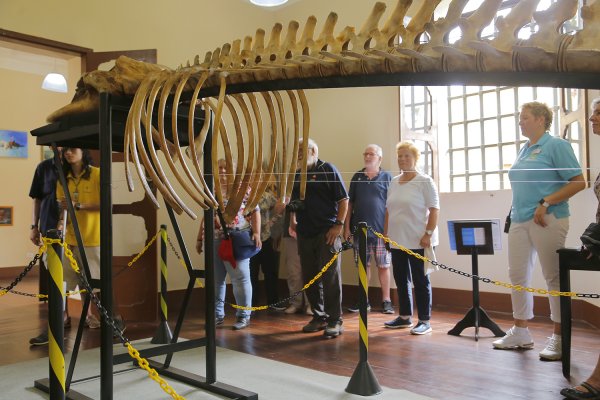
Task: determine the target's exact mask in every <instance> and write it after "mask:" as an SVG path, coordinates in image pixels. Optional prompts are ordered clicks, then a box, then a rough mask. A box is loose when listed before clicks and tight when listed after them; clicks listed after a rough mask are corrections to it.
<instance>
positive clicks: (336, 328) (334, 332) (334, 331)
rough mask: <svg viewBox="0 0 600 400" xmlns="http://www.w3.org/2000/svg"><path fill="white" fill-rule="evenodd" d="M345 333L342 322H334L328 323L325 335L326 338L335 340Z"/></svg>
mask: <svg viewBox="0 0 600 400" xmlns="http://www.w3.org/2000/svg"><path fill="white" fill-rule="evenodd" d="M343 332H344V327H343V326H342V321H332V322H328V323H327V327H326V328H325V332H323V335H324V336H325V337H326V338H335V337H338V336H340V335H341V334H342V333H343Z"/></svg>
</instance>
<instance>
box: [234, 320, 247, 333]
mask: <svg viewBox="0 0 600 400" xmlns="http://www.w3.org/2000/svg"><path fill="white" fill-rule="evenodd" d="M248 325H250V318H248V317H237V321H235V324H233V327H232V329H233V330H235V331H239V330H241V329H244V328H246V327H248Z"/></svg>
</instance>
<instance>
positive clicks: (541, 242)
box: [508, 214, 569, 323]
mask: <svg viewBox="0 0 600 400" xmlns="http://www.w3.org/2000/svg"><path fill="white" fill-rule="evenodd" d="M545 221H546V224H547V225H546V227H541V226H539V225H537V224H535V223H534V222H533V219H531V220H529V221H527V222H522V223H515V222H513V223H512V225H511V226H510V232H509V234H508V263H509V266H508V274H509V277H510V282H511V283H512V284H513V285H522V286H525V287H531V277H532V275H533V268H534V267H535V262H536V259H537V258H538V257H539V260H540V264H541V266H542V274H543V275H544V279H545V280H546V286H547V288H548V290H559V267H558V253H556V250H558V249H560V248H562V247H564V245H565V240H566V238H567V232H568V231H569V218H558V219H557V218H556V217H555V216H554V215H552V214H548V215H546V217H545ZM511 299H512V308H513V317H514V318H515V319H522V320H529V319H532V318H533V293H530V292H527V291H526V290H521V291H518V290H513V291H512V293H511ZM548 300H549V302H550V318H551V319H552V321H554V322H558V323H560V297H558V296H550V295H548Z"/></svg>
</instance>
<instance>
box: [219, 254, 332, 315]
mask: <svg viewBox="0 0 600 400" xmlns="http://www.w3.org/2000/svg"><path fill="white" fill-rule="evenodd" d="M342 251H343V250H339V251H336V252H335V253H333V256H332V257H331V260H329V261H328V262H327V264H325V266H324V267H323V268H321V271H319V273H318V274H317V275H315V277H314V278H312V279H311V280H310V281H309V282H308V283H307V284H305V285H304V287H303V288H302V289H301V290H299V291H297V292H296V293H294V294H292V295H290V296H288V297H286V298H285V299H283V300H279V301H278V302H277V303H273V304H268V305H266V306H256V307H245V306H240V305H238V304H233V303H227V302H225V301H224V300H220V299H215V301H216V302H217V303H223V304H228V305H230V306H231V307H233V308H236V309H238V310H246V311H261V310H266V309H268V308H271V307H274V306H279V305H282V304H285V302H287V301H288V300H291V299H293V298H294V297H296V296H298V295H299V294H300V293H302V292H303V291H305V290H306V289H308V288H309V287H310V286H311V285H313V284H314V283H315V282H316V281H318V280H319V278H321V276H322V275H323V274H324V273H325V272H327V270H328V269H329V267H331V265H332V264H333V263H334V262H335V260H337V258H338V257H339V255H340V253H341V252H342Z"/></svg>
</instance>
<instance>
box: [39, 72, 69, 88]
mask: <svg viewBox="0 0 600 400" xmlns="http://www.w3.org/2000/svg"><path fill="white" fill-rule="evenodd" d="M42 89H45V90H50V91H51V92H59V93H67V91H68V88H67V80H66V79H65V77H64V76H62V74H57V73H55V72H51V73H49V74H48V75H46V77H45V78H44V82H42Z"/></svg>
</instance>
